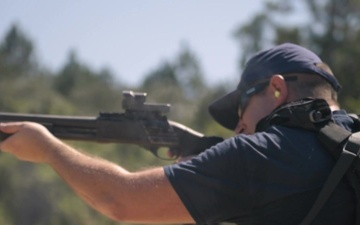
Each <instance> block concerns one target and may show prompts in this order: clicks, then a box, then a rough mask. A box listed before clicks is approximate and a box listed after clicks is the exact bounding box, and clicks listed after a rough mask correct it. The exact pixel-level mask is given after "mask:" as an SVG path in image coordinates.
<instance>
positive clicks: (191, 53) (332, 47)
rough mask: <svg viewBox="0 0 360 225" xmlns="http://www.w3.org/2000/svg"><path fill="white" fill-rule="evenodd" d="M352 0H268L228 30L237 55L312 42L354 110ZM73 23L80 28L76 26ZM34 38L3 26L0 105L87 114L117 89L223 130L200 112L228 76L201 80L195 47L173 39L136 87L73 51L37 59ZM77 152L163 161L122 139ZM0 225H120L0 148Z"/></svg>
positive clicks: (356, 46) (357, 94) (43, 169)
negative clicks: (57, 62) (292, 19)
mask: <svg viewBox="0 0 360 225" xmlns="http://www.w3.org/2000/svg"><path fill="white" fill-rule="evenodd" d="M296 4H302V5H303V6H304V7H305V9H306V10H307V14H306V15H304V20H303V21H301V23H298V24H289V23H287V22H286V17H287V16H289V15H291V13H293V12H294V10H296V7H295V5H296ZM359 20H360V1H359V0H315V1H314V0H304V1H298V0H295V1H288V0H273V1H268V2H266V3H265V5H264V7H263V10H261V11H259V12H258V13H256V14H254V15H253V17H252V18H250V19H249V21H248V22H247V23H245V24H241V25H239V27H238V29H237V30H236V32H235V33H234V34H233V36H234V41H235V42H237V43H238V46H239V49H240V52H242V57H241V58H239V62H238V66H239V73H240V72H241V69H242V68H243V66H244V63H245V62H246V59H247V58H248V57H249V56H250V55H251V54H253V53H254V52H256V51H258V50H262V49H265V48H268V47H271V46H273V45H275V44H279V43H284V42H293V43H298V44H301V45H303V46H305V47H308V48H310V49H312V50H313V51H314V52H316V53H317V54H319V55H320V57H321V58H322V59H323V60H324V61H325V62H327V63H328V64H330V66H331V67H332V69H333V72H334V73H335V75H336V76H337V77H338V79H339V80H340V82H341V83H342V85H343V91H342V92H341V94H340V99H339V100H340V103H341V105H342V106H343V107H344V108H345V109H346V110H348V111H351V112H358V113H359V112H360V99H359V98H360V89H359V88H358V86H359V84H360V76H359V75H358V71H360V63H358V60H359V58H360V57H359V56H360V35H359V34H360V33H359V32H360V21H359ZM79 29H81V28H79ZM35 53H36V46H35V45H34V40H31V39H29V37H28V36H27V34H26V33H24V32H23V30H22V28H21V26H20V25H19V24H13V25H10V26H9V29H8V31H7V33H5V34H4V36H3V38H2V39H1V40H0V110H1V111H3V112H20V113H41V114H58V115H84V116H85V115H86V116H96V115H97V114H98V113H99V111H121V93H122V91H123V90H134V91H141V92H147V93H148V99H147V100H148V101H149V102H159V103H171V105H172V109H171V113H170V114H169V115H168V117H169V118H170V119H172V120H175V121H178V122H181V123H183V124H185V125H187V126H189V127H191V128H194V129H195V130H198V131H200V132H203V133H205V134H207V135H220V136H223V137H230V136H231V132H229V131H227V130H225V129H223V128H221V127H220V126H219V125H217V124H216V123H215V122H214V121H212V119H211V118H210V116H209V115H208V113H207V105H208V103H209V102H211V101H212V100H214V99H216V98H217V97H219V96H221V95H222V94H224V93H226V92H227V91H229V90H231V89H233V88H234V84H233V83H232V81H229V82H228V83H222V84H216V85H212V86H210V85H208V84H207V83H206V82H205V81H204V77H205V75H206V74H204V73H203V71H202V68H201V65H200V63H199V59H198V57H197V56H196V53H195V50H193V49H190V48H189V47H188V46H186V45H183V46H181V50H180V51H179V52H178V53H177V55H176V56H175V57H174V58H172V59H171V60H165V61H164V62H162V63H160V65H158V67H157V68H155V69H154V70H152V71H149V72H148V73H147V75H146V76H145V79H144V80H143V82H142V83H141V84H140V85H139V86H136V87H133V86H128V85H126V84H122V83H119V82H117V81H115V79H114V74H112V73H111V71H109V70H107V69H102V70H100V71H94V70H93V69H91V67H90V66H89V65H87V64H86V63H84V62H81V61H80V60H79V59H78V57H77V54H76V52H74V51H72V52H70V53H69V54H68V58H67V62H66V63H65V64H64V65H63V66H62V68H61V69H60V70H59V71H56V72H50V71H49V70H48V69H47V68H46V65H42V63H41V62H39V61H38V59H37V58H36V56H35V55H36V54H35ZM69 143H70V144H71V145H73V146H75V147H77V148H79V149H84V150H83V151H86V152H89V153H90V154H94V155H97V156H99V157H103V158H106V159H109V160H111V161H114V162H116V163H119V164H120V165H123V166H124V167H125V168H127V169H129V170H130V171H134V170H138V169H141V168H144V167H152V166H159V165H165V164H167V163H169V162H166V161H161V160H158V159H156V158H155V157H154V156H153V155H151V153H149V152H147V151H145V150H143V149H141V148H139V147H137V146H131V145H116V144H96V143H84V142H69ZM0 181H1V186H0V198H1V201H0V224H3V225H12V224H16V225H48V224H52V225H60V224H68V225H71V224H84V225H93V224H94V225H95V224H124V223H117V222H114V221H111V220H109V219H107V218H105V217H104V216H102V215H100V214H99V213H98V212H96V211H94V210H93V209H92V208H90V207H88V206H87V205H86V204H85V203H84V202H83V201H82V200H80V199H79V198H78V197H77V196H75V194H74V193H73V192H72V190H70V188H69V187H68V186H67V185H66V184H65V183H64V182H62V180H61V179H60V178H59V176H58V175H57V174H56V173H55V172H53V171H52V170H51V169H50V168H49V167H48V166H47V165H33V164H29V163H25V162H20V161H18V160H16V159H15V158H13V157H12V156H9V155H7V154H1V155H0Z"/></svg>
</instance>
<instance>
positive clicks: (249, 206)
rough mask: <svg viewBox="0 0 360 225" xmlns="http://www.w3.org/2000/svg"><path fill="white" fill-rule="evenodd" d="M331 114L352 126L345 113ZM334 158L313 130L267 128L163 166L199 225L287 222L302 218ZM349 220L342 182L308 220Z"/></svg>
mask: <svg viewBox="0 0 360 225" xmlns="http://www.w3.org/2000/svg"><path fill="white" fill-rule="evenodd" d="M334 118H335V120H336V121H337V123H339V124H342V125H343V126H344V127H346V128H347V129H349V130H351V129H352V126H353V122H352V120H351V118H349V116H347V114H346V112H345V111H337V112H334ZM334 162H335V161H334V160H333V158H332V157H331V156H330V154H329V153H328V152H327V151H326V149H324V148H323V146H322V145H321V143H320V142H319V141H318V139H317V138H316V134H315V133H314V132H311V131H306V130H303V129H293V128H287V127H282V126H272V127H270V128H268V129H267V130H266V131H263V132H258V133H255V134H254V135H238V136H236V137H233V138H230V139H227V140H225V141H224V142H222V143H220V144H218V145H216V146H214V147H212V148H210V149H208V150H207V151H205V152H203V153H202V154H200V155H199V156H197V157H195V158H193V159H191V160H189V161H186V162H182V163H179V164H173V165H169V166H166V167H164V170H165V173H166V175H167V177H168V178H169V180H170V182H171V184H172V186H173V187H174V189H175V191H176V192H177V194H178V195H179V197H180V198H181V200H182V201H183V203H184V205H185V206H186V207H187V209H188V211H189V212H190V214H191V215H192V217H193V218H194V220H195V221H196V222H197V223H198V224H206V223H216V222H222V221H228V222H233V223H237V224H266V225H271V224H274V225H275V224H276V225H281V224H284V225H291V224H299V223H300V222H301V221H302V219H303V218H304V217H305V216H306V214H307V213H308V211H309V210H310V208H311V206H312V205H313V203H314V201H315V199H316V197H317V194H318V192H319V191H320V189H321V187H322V185H323V184H324V182H325V180H326V178H327V176H328V174H329V173H330V170H331V169H332V167H333V166H334ZM354 219H355V196H354V193H353V191H352V190H351V188H350V187H349V186H348V185H347V183H346V182H345V181H343V182H341V183H340V184H339V186H338V187H337V189H336V190H335V192H334V194H333V195H332V197H331V198H330V199H329V200H328V202H327V204H326V205H325V206H324V208H323V209H322V211H321V212H320V214H319V215H318V216H317V218H316V219H315V221H314V223H313V224H326V225H332V224H334V225H339V224H342V225H347V224H354Z"/></svg>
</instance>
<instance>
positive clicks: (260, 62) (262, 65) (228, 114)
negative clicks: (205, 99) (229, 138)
mask: <svg viewBox="0 0 360 225" xmlns="http://www.w3.org/2000/svg"><path fill="white" fill-rule="evenodd" d="M318 63H322V61H321V59H320V58H319V56H317V55H316V54H315V53H313V52H312V51H310V50H308V49H306V48H304V47H301V46H299V45H296V44H292V43H285V44H281V45H277V46H275V47H273V48H270V49H268V50H264V51H260V52H258V53H257V54H255V55H254V56H253V57H251V58H250V60H249V61H248V62H247V64H246V66H245V69H244V71H243V73H242V75H241V78H240V82H239V84H238V86H237V88H236V89H235V90H234V91H232V92H230V93H228V94H226V95H225V96H223V97H221V98H219V99H217V100H215V101H214V102H213V103H211V104H210V105H209V112H210V115H211V116H212V117H213V118H214V119H215V121H217V122H218V123H220V124H221V125H222V126H224V127H226V128H228V129H231V130H234V129H235V127H236V125H237V123H238V121H239V115H238V107H239V104H240V98H241V96H242V95H243V93H247V92H252V91H253V86H254V84H256V83H258V82H259V81H262V80H267V79H270V78H271V77H272V76H273V75H275V74H289V73H303V74H314V75H319V76H321V77H323V78H325V79H326V80H327V81H328V82H329V83H330V85H331V86H332V87H333V88H334V90H336V91H339V90H340V89H341V85H340V83H339V82H338V80H337V79H336V78H335V76H334V75H332V74H330V73H328V72H326V71H325V70H323V69H321V68H320V67H318V66H316V65H317V64H318Z"/></svg>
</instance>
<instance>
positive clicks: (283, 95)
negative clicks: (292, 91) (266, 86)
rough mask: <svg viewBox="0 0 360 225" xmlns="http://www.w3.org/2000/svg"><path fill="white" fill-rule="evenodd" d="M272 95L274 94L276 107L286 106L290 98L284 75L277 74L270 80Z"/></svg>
mask: <svg viewBox="0 0 360 225" xmlns="http://www.w3.org/2000/svg"><path fill="white" fill-rule="evenodd" d="M270 94H273V96H274V99H275V101H276V102H275V104H276V107H278V106H280V105H282V104H284V103H285V102H286V101H287V98H288V88H287V86H286V81H285V79H284V77H283V76H282V75H279V74H275V75H273V76H272V77H271V80H270Z"/></svg>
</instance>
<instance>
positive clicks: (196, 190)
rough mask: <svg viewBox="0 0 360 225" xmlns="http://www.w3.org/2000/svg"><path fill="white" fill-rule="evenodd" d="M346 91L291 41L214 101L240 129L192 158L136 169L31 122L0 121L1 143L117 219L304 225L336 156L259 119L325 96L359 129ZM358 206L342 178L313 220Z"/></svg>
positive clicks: (338, 117) (221, 118)
mask: <svg viewBox="0 0 360 225" xmlns="http://www.w3.org/2000/svg"><path fill="white" fill-rule="evenodd" d="M339 89H340V85H339V83H338V81H337V80H336V78H335V77H334V75H333V74H332V73H331V71H330V70H329V68H328V67H327V66H326V64H324V63H323V62H322V61H321V59H320V58H319V57H318V56H317V55H316V54H314V53H313V52H311V51H309V50H308V49H305V48H303V47H300V46H298V45H294V44H282V45H278V46H275V47H273V48H271V49H268V50H265V51H261V52H259V53H257V54H256V55H254V56H253V57H252V58H251V59H250V60H249V61H248V63H247V65H246V67H245V70H244V71H243V73H242V75H241V80H240V83H239V85H238V86H237V88H236V90H235V91H233V92H231V93H229V94H228V95H226V96H224V97H222V98H220V99H218V100H217V101H215V102H214V103H212V104H211V105H210V108H209V110H210V113H211V115H212V116H213V117H214V119H215V120H216V121H217V122H219V123H220V124H221V125H223V126H224V127H226V128H229V129H233V130H235V132H236V133H237V134H236V136H234V137H233V138H230V139H227V140H225V141H224V142H221V143H219V144H217V145H215V146H213V147H211V148H209V149H207V150H206V151H205V152H203V153H200V154H199V155H198V156H195V157H194V158H192V159H190V160H187V161H184V162H181V163H178V164H173V165H168V166H164V167H159V168H153V169H148V170H144V171H139V172H133V173H132V172H129V171H127V170H125V169H124V168H122V167H121V166H119V165H116V164H114V163H111V162H108V161H105V160H102V159H97V158H94V157H91V156H88V155H86V154H84V153H81V152H79V151H77V150H75V149H74V148H72V147H71V146H68V145H66V144H65V143H63V142H61V141H60V140H59V139H57V138H55V137H54V136H53V135H52V134H51V133H50V132H49V131H48V130H47V129H45V128H44V127H43V126H41V125H39V124H36V123H30V122H15V123H3V124H1V125H0V131H2V132H4V133H8V134H11V136H10V137H8V138H7V139H6V140H5V141H3V142H1V144H0V148H1V149H2V150H3V151H4V152H8V153H10V154H13V155H15V156H16V157H18V158H19V159H21V160H24V161H30V162H34V163H44V164H47V165H49V166H51V167H52V168H53V169H54V170H55V171H57V172H58V174H59V175H60V176H61V177H62V178H63V179H64V180H65V181H66V182H67V183H68V184H69V185H70V186H71V187H72V188H73V189H74V191H75V192H76V193H77V194H78V195H79V196H81V197H82V198H83V199H84V200H85V201H87V202H88V203H89V204H90V205H92V206H93V207H94V208H95V209H97V210H98V211H100V212H102V213H103V214H105V215H106V216H108V217H110V218H113V219H114V220H118V221H127V222H132V223H141V224H144V223H145V224H151V223H163V224H171V223H194V222H196V223H198V224H206V223H216V222H222V221H228V222H233V223H236V224H266V225H269V224H270V225H271V224H274V225H275V224H276V225H279V224H284V225H285V224H286V225H288V224H299V223H300V222H301V221H302V220H303V219H304V217H305V216H306V215H307V213H308V211H309V209H310V208H311V206H312V205H313V203H314V201H315V199H316V197H317V194H318V192H319V191H320V189H321V187H322V186H323V184H324V182H325V180H326V178H327V176H328V174H329V173H330V171H331V169H332V167H333V166H334V163H335V161H334V159H333V158H332V156H331V155H330V154H329V153H328V152H327V151H326V149H325V147H324V146H323V145H322V144H321V143H320V141H319V140H318V139H317V137H316V133H315V132H313V131H310V130H306V129H300V128H294V127H287V126H280V125H276V123H275V124H272V125H270V126H265V127H259V126H257V125H258V124H260V123H259V122H260V121H263V119H264V118H265V120H266V117H267V116H268V115H270V114H271V113H272V112H273V110H275V109H277V108H278V107H280V106H283V105H284V104H286V103H292V102H296V101H299V100H301V99H304V98H318V99H323V100H325V102H326V103H327V104H328V108H329V111H330V112H331V115H332V116H331V118H332V119H333V120H334V121H336V123H337V124H340V125H341V126H342V127H345V128H346V129H348V130H349V131H352V130H353V129H355V128H354V123H353V120H352V119H351V118H350V117H349V115H348V114H347V113H346V112H345V111H344V110H341V109H340V106H339V104H338V102H337V92H338V91H339ZM290 116H291V115H290ZM280 119H281V117H280ZM262 128H263V129H262ZM355 203H356V199H355V196H354V192H353V190H352V189H351V188H350V187H349V185H348V183H347V182H346V181H345V180H342V181H341V182H340V184H339V185H338V186H337V187H336V189H335V191H334V193H333V195H332V196H331V197H330V198H329V199H328V201H327V202H326V204H325V206H324V207H323V209H322V210H321V211H320V213H319V214H318V215H317V216H316V218H315V219H314V221H313V222H314V223H313V224H327V225H338V224H344V225H350V224H354V223H355V217H356V212H355Z"/></svg>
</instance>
